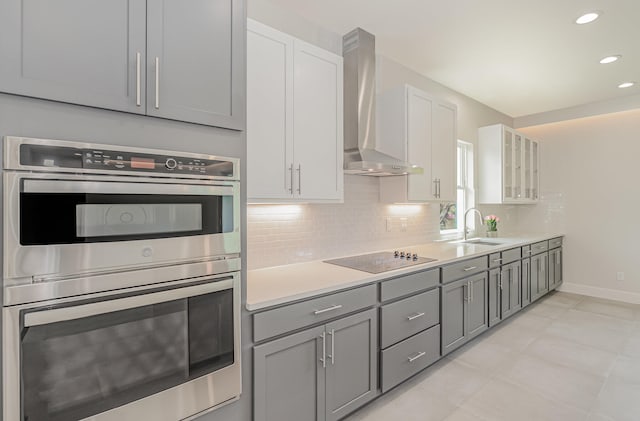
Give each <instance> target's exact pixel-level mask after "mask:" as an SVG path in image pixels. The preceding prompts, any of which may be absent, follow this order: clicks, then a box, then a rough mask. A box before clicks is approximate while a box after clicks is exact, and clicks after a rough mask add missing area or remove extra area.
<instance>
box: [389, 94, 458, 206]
mask: <svg viewBox="0 0 640 421" xmlns="http://www.w3.org/2000/svg"><path fill="white" fill-rule="evenodd" d="M378 122H379V131H378V133H379V136H380V137H379V139H378V144H379V148H380V150H381V151H382V152H385V153H387V154H389V155H391V156H394V157H396V158H398V159H402V160H405V161H408V162H410V163H411V164H414V165H418V166H419V167H422V168H423V169H424V173H423V174H413V175H408V176H396V177H384V178H380V200H381V201H382V202H388V203H421V202H429V201H436V202H449V201H455V200H456V180H455V175H456V172H455V171H456V159H455V158H456V155H455V153H456V139H457V107H456V106H455V105H453V104H449V103H447V102H445V101H442V100H440V99H438V98H435V97H433V96H431V95H429V94H427V93H425V92H423V91H421V90H419V89H416V88H414V87H412V86H408V85H405V86H403V87H401V88H399V89H395V90H391V91H388V92H386V93H383V94H382V95H380V96H379V98H378Z"/></svg>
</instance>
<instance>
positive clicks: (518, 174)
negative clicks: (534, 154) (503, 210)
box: [513, 135, 523, 198]
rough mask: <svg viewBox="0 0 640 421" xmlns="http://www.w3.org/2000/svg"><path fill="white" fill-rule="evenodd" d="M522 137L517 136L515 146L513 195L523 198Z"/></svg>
mask: <svg viewBox="0 0 640 421" xmlns="http://www.w3.org/2000/svg"><path fill="white" fill-rule="evenodd" d="M522 149H523V148H522V136H520V135H515V137H514V144H513V162H514V164H513V189H514V192H513V195H514V197H515V198H520V197H522Z"/></svg>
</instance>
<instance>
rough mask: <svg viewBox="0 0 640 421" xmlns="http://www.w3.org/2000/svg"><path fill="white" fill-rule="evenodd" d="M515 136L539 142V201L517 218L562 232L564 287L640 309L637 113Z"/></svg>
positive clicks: (639, 130) (639, 121)
mask: <svg viewBox="0 0 640 421" xmlns="http://www.w3.org/2000/svg"><path fill="white" fill-rule="evenodd" d="M521 130H522V131H523V132H525V133H527V134H529V135H530V136H532V137H533V138H535V139H538V140H539V141H540V148H541V149H540V152H541V157H540V163H541V168H540V184H541V193H542V198H541V202H540V204H538V205H537V206H531V207H526V208H522V209H520V210H519V220H520V221H521V226H522V227H523V229H528V228H531V227H536V228H538V227H541V228H542V230H543V231H544V230H548V231H563V232H565V233H566V239H565V244H566V247H565V249H564V259H565V266H564V270H565V272H564V278H565V285H564V286H563V289H565V290H569V291H575V292H580V293H584V294H589V295H596V296H602V297H607V298H612V299H620V300H625V301H631V302H638V303H640V265H639V264H638V249H639V247H638V244H639V241H640V227H639V226H638V221H636V219H637V215H636V213H637V211H638V209H640V187H639V180H640V165H638V157H639V156H640V109H637V110H633V111H625V112H620V113H615V114H606V115H600V116H595V117H588V118H582V119H576V120H569V121H563V122H558V123H552V124H545V125H540V126H536V127H529V128H526V129H521ZM617 272H624V273H625V280H624V281H618V280H616V274H617Z"/></svg>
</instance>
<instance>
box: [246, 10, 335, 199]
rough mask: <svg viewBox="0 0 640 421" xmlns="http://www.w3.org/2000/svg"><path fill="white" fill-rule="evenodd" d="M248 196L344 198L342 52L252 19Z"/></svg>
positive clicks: (248, 26)
mask: <svg viewBox="0 0 640 421" xmlns="http://www.w3.org/2000/svg"><path fill="white" fill-rule="evenodd" d="M247 29H248V32H247V197H248V199H249V201H250V202H254V203H259V202H291V201H305V202H341V201H342V200H343V168H342V165H343V129H342V118H343V117H342V113H343V110H342V57H340V56H338V55H336V54H333V53H330V52H328V51H326V50H323V49H321V48H318V47H316V46H313V45H311V44H308V43H306V42H303V41H300V40H298V39H295V38H293V37H292V36H290V35H287V34H284V33H282V32H279V31H277V30H275V29H273V28H270V27H268V26H265V25H263V24H260V23H258V22H255V21H253V20H250V19H249V20H248V25H247Z"/></svg>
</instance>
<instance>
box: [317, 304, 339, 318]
mask: <svg viewBox="0 0 640 421" xmlns="http://www.w3.org/2000/svg"><path fill="white" fill-rule="evenodd" d="M341 308H342V304H338V305H335V306H331V307H327V308H323V309H322V310H315V311H314V312H313V314H315V315H316V316H317V315H318V314H322V313H328V312H330V311H334V310H339V309H341Z"/></svg>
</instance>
